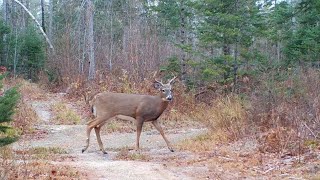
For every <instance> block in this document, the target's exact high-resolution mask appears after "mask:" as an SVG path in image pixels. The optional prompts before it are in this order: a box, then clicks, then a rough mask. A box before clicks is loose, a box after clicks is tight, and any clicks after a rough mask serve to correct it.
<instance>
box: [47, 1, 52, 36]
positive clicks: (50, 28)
mask: <svg viewBox="0 0 320 180" xmlns="http://www.w3.org/2000/svg"><path fill="white" fill-rule="evenodd" d="M52 23H53V0H49V28H48V36H49V39H50V40H52Z"/></svg>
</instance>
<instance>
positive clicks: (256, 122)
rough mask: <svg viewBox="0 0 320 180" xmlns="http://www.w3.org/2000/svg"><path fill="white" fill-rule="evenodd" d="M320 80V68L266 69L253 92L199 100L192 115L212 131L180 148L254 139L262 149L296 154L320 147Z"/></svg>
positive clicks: (204, 146) (192, 148) (199, 147)
mask: <svg viewBox="0 0 320 180" xmlns="http://www.w3.org/2000/svg"><path fill="white" fill-rule="evenodd" d="M319 79H320V72H319V71H318V70H314V69H308V70H307V71H303V70H301V69H296V70H294V71H293V70H292V71H279V72H278V73H270V74H269V73H266V74H264V75H263V76H261V77H259V79H257V80H256V81H255V82H254V83H252V84H251V86H250V89H251V91H249V92H244V93H239V94H229V95H225V96H216V98H214V99H212V100H211V102H210V103H209V104H197V105H196V106H195V108H194V109H193V110H192V111H190V113H189V114H188V116H189V118H192V119H194V120H197V121H200V122H202V123H203V124H205V125H206V127H207V128H208V130H209V133H208V134H207V135H204V136H200V137H197V138H195V139H191V140H187V141H185V142H182V143H180V145H179V146H180V148H181V149H189V150H192V151H195V150H199V149H202V150H203V151H208V150H210V146H211V147H213V144H214V143H212V142H220V143H225V142H233V141H236V140H239V139H241V138H244V137H252V138H254V139H256V140H257V142H259V151H260V152H262V153H280V154H290V155H293V156H296V155H300V154H303V153H306V152H309V151H313V150H314V149H320V146H319V142H320V137H319V136H320V103H319V102H320V81H319Z"/></svg>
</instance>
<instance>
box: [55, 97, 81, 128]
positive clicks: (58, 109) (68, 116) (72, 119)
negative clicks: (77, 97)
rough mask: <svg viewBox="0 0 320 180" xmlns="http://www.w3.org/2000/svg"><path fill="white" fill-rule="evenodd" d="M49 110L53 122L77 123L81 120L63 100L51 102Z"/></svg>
mask: <svg viewBox="0 0 320 180" xmlns="http://www.w3.org/2000/svg"><path fill="white" fill-rule="evenodd" d="M51 110H52V112H53V114H54V118H53V119H52V122H54V123H55V124H79V123H80V121H81V117H80V116H79V115H78V114H77V113H76V112H74V111H73V110H72V109H70V108H68V106H67V105H66V104H65V103H63V102H58V103H55V104H53V105H52V108H51Z"/></svg>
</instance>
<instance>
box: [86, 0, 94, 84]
mask: <svg viewBox="0 0 320 180" xmlns="http://www.w3.org/2000/svg"><path fill="white" fill-rule="evenodd" d="M87 3H88V4H87V21H88V23H87V25H88V46H89V63H90V65H89V76H88V79H89V80H93V79H94V78H95V59H94V34H93V2H92V0H87Z"/></svg>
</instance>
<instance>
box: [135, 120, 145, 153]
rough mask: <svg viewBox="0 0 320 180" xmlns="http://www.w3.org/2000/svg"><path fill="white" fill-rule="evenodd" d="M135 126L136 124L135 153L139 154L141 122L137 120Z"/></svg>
mask: <svg viewBox="0 0 320 180" xmlns="http://www.w3.org/2000/svg"><path fill="white" fill-rule="evenodd" d="M136 124H137V140H136V151H137V152H138V153H140V147H139V145H140V135H141V131H142V125H143V121H142V120H139V119H137V121H136Z"/></svg>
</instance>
